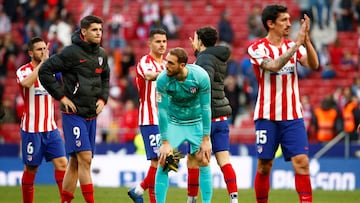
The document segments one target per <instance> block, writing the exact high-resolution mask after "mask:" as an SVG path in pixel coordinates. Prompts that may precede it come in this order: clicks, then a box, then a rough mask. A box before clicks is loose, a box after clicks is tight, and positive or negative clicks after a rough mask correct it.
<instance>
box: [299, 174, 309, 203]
mask: <svg viewBox="0 0 360 203" xmlns="http://www.w3.org/2000/svg"><path fill="white" fill-rule="evenodd" d="M295 189H296V191H297V193H298V195H299V199H300V203H312V189H311V181H310V175H300V174H295Z"/></svg>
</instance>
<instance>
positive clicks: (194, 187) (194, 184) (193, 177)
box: [188, 168, 200, 197]
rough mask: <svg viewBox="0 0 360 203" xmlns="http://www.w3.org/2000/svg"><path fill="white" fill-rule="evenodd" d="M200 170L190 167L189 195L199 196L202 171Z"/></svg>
mask: <svg viewBox="0 0 360 203" xmlns="http://www.w3.org/2000/svg"><path fill="white" fill-rule="evenodd" d="M199 171H200V170H199V168H188V196H191V197H197V196H198V192H199V173H200V172H199Z"/></svg>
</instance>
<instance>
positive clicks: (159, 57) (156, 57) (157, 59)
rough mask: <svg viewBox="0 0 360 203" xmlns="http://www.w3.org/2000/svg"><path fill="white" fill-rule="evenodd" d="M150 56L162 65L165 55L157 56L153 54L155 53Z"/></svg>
mask: <svg viewBox="0 0 360 203" xmlns="http://www.w3.org/2000/svg"><path fill="white" fill-rule="evenodd" d="M150 55H151V57H153V59H155V61H156V62H158V63H162V61H163V55H157V54H153V53H150Z"/></svg>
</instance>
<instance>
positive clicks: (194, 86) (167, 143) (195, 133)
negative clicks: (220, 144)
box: [155, 48, 212, 203]
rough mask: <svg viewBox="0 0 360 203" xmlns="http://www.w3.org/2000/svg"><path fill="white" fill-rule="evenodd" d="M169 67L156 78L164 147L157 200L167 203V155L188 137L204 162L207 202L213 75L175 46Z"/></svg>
mask: <svg viewBox="0 0 360 203" xmlns="http://www.w3.org/2000/svg"><path fill="white" fill-rule="evenodd" d="M166 61H167V64H166V71H164V72H162V73H161V74H160V75H159V77H158V79H157V82H156V92H157V98H156V99H157V102H158V108H159V127H160V135H161V136H160V137H161V143H160V145H161V146H160V149H159V166H158V170H157V172H156V179H155V180H156V181H155V195H156V202H157V203H165V201H166V193H167V189H168V186H169V182H168V181H169V180H168V179H169V178H168V172H169V171H168V170H163V169H164V168H163V167H164V164H165V158H166V156H168V155H169V153H170V152H171V151H172V149H173V148H177V147H179V145H180V144H182V143H183V142H185V141H187V142H188V143H189V144H190V155H189V156H191V157H193V159H194V160H196V161H197V162H198V163H197V164H198V165H199V166H200V190H201V196H202V202H203V203H209V202H211V198H212V177H211V169H210V165H209V164H210V157H211V141H210V128H211V108H210V97H211V96H210V94H211V87H210V78H209V76H208V74H207V73H206V71H205V70H204V69H202V68H201V67H200V66H198V65H195V64H187V61H188V55H187V53H186V51H185V50H184V49H182V48H174V49H171V50H170V51H169V53H168V54H167V56H166Z"/></svg>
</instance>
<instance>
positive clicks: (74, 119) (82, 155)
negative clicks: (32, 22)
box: [39, 15, 110, 203]
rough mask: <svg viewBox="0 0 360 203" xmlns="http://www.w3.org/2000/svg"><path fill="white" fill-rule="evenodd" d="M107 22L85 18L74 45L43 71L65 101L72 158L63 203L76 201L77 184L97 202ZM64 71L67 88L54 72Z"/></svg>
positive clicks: (68, 149)
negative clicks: (94, 165) (94, 173)
mask: <svg viewBox="0 0 360 203" xmlns="http://www.w3.org/2000/svg"><path fill="white" fill-rule="evenodd" d="M102 23H103V20H102V19H101V18H99V17H97V16H93V15H90V16H85V17H84V18H82V19H81V21H80V29H79V30H76V31H75V32H74V33H73V35H72V45H69V46H67V47H65V48H64V49H63V50H62V51H61V52H60V53H59V54H55V55H53V56H51V57H50V58H49V59H48V60H46V62H45V63H44V64H42V66H41V67H40V70H39V77H40V81H41V83H42V84H43V85H44V84H45V85H44V87H45V88H46V90H47V91H48V92H49V93H50V94H51V95H52V96H53V97H54V98H55V99H57V100H59V101H60V102H61V111H62V124H63V130H64V135H65V148H66V152H67V154H69V156H70V161H69V166H68V167H67V169H66V173H65V177H64V181H63V191H62V195H61V199H62V203H65V202H66V203H70V202H71V200H72V199H73V198H74V192H75V189H76V185H77V181H78V180H79V182H80V188H81V191H82V195H83V197H84V199H85V202H87V203H93V202H94V187H93V183H92V178H91V170H90V168H91V161H92V158H93V156H94V150H95V135H96V117H97V115H98V114H99V113H101V111H102V110H103V108H104V105H105V104H106V102H107V99H108V92H109V77H110V69H109V66H108V62H107V55H106V52H105V50H104V49H103V48H101V47H100V42H101V37H102ZM57 72H61V73H62V77H63V86H60V85H59V84H58V83H56V81H55V78H54V77H53V74H54V73H57Z"/></svg>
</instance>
